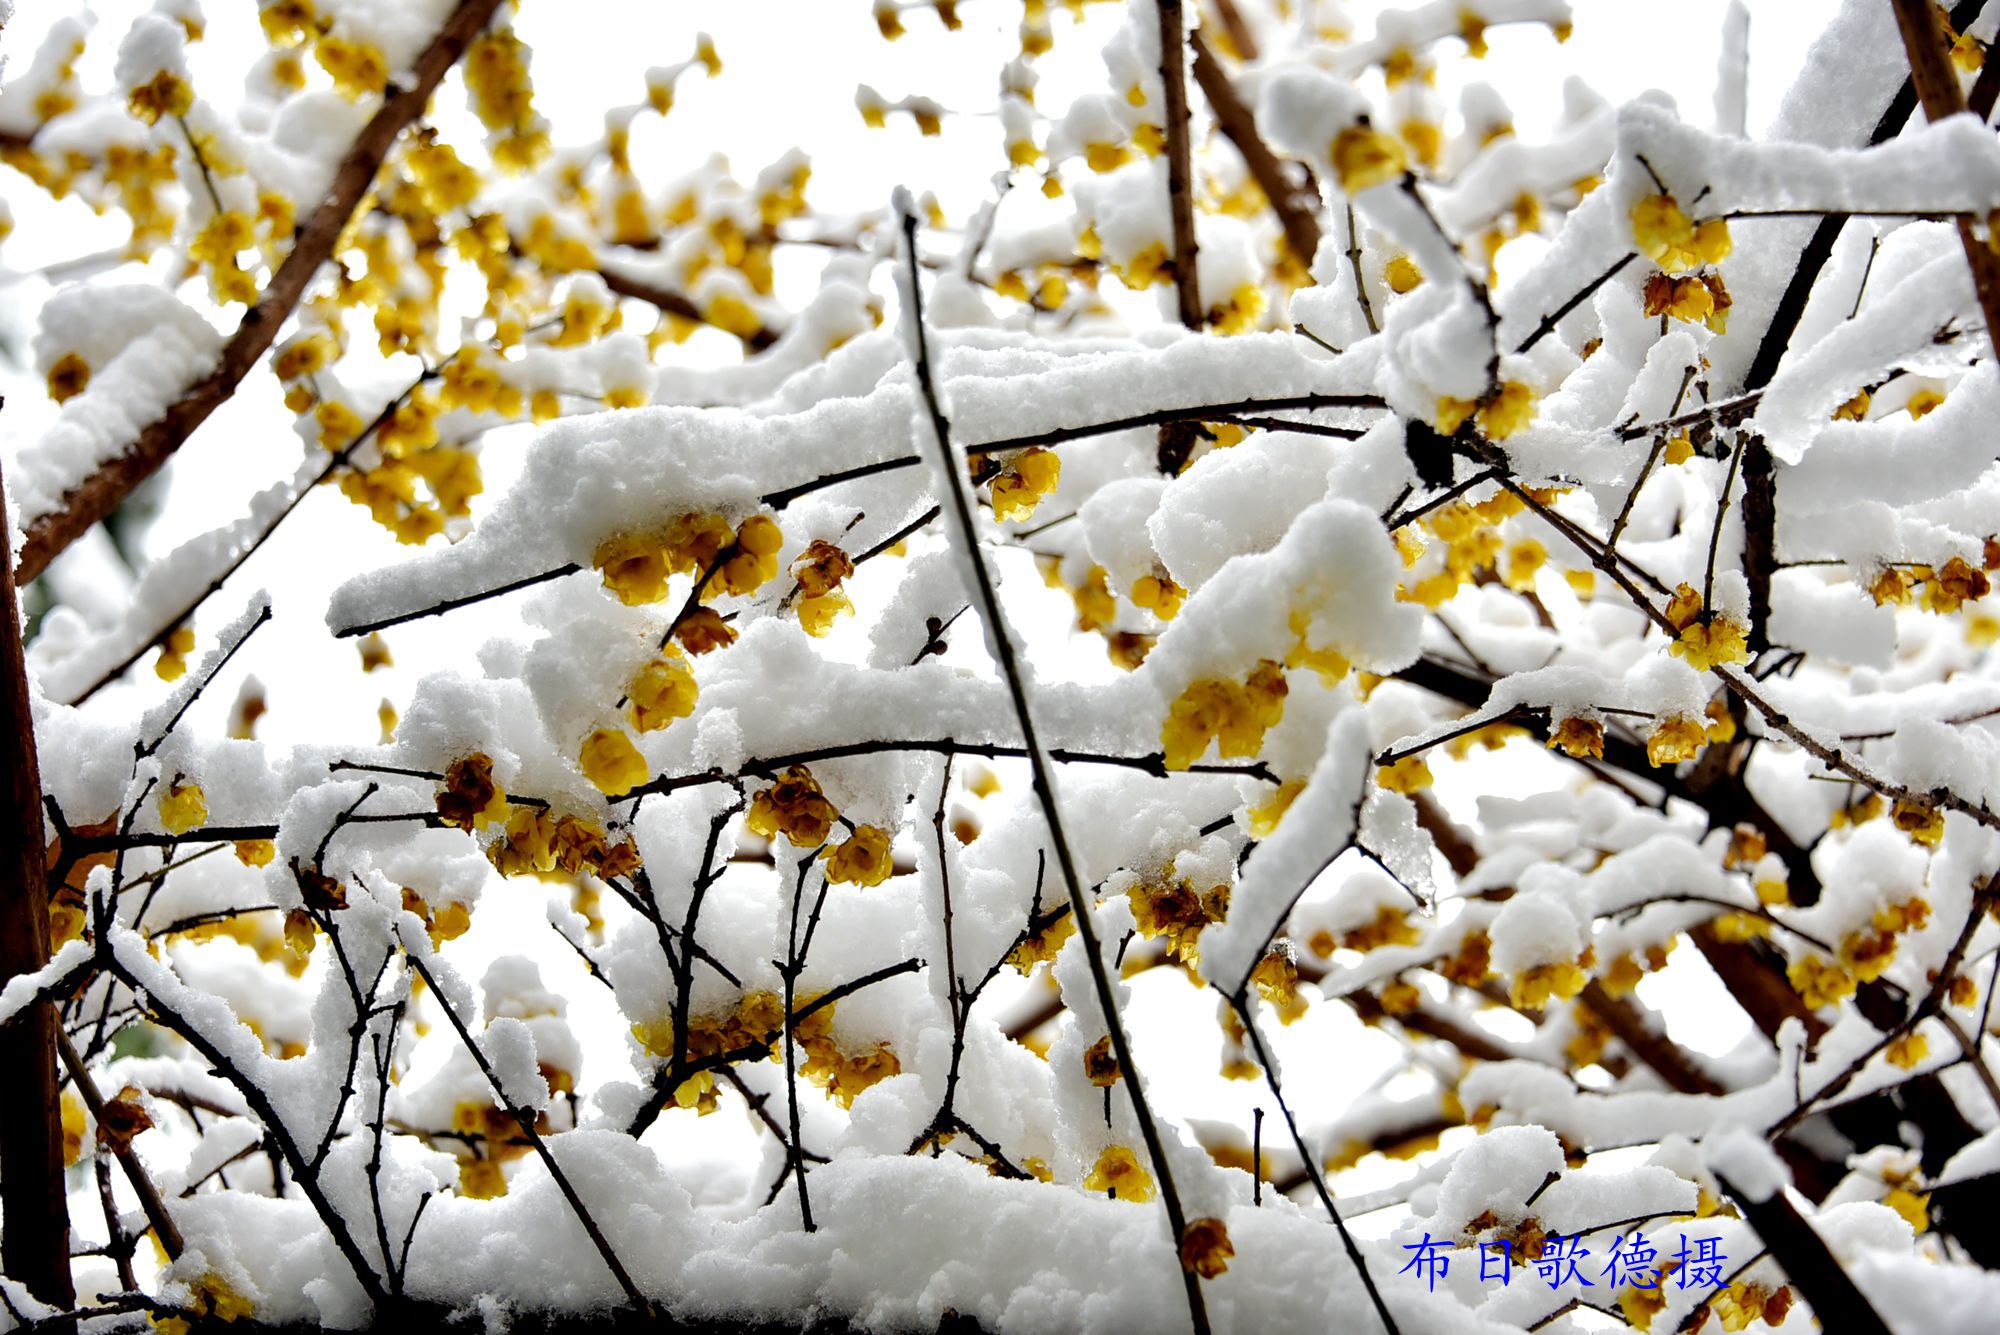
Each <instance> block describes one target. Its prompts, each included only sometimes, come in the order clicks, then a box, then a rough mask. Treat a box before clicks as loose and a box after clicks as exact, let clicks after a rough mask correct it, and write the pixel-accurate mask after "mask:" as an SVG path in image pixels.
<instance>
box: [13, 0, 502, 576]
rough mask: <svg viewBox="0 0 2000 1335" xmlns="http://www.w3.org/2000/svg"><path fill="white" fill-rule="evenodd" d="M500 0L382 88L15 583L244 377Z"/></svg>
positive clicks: (120, 497) (38, 538)
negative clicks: (267, 250) (299, 209)
mask: <svg viewBox="0 0 2000 1335" xmlns="http://www.w3.org/2000/svg"><path fill="white" fill-rule="evenodd" d="M499 3H500V0H460V3H459V6H458V8H457V9H455V10H454V11H452V15H451V17H450V18H448V19H446V20H445V22H444V26H443V27H442V28H440V29H438V34H437V36H436V37H433V38H432V39H431V43H430V45H429V46H427V47H425V48H424V50H423V52H422V54H420V55H419V56H418V57H417V60H416V65H415V74H416V78H415V79H414V80H413V81H412V82H411V84H410V86H409V87H408V88H399V89H397V90H396V91H395V92H393V93H391V94H390V95H389V96H388V97H386V98H385V99H384V100H383V103H382V106H381V108H380V109H379V110H377V111H376V113H375V115H374V116H373V117H372V118H371V119H370V120H369V122H368V124H367V125H365V126H363V127H362V130H361V133H360V134H359V135H357V136H356V137H355V140H354V146H353V147H352V148H350V149H349V150H348V152H347V157H346V158H345V159H344V160H343V161H342V162H341V164H340V167H339V169H338V170H336V171H335V172H334V175H333V182H332V185H331V186H330V187H329V188H328V190H327V193H326V196H325V198H323V199H322V200H321V201H320V203H319V207H318V208H316V209H315V210H313V214H312V216H311V217H310V218H308V219H306V222H305V225H304V226H303V227H301V228H300V229H299V232H298V236H297V237H296V238H295V239H294V240H293V242H292V249H291V253H290V254H288V255H286V256H285V261H284V263H283V264H281V265H279V266H278V271H277V273H275V274H273V275H272V276H271V282H270V284H269V286H267V287H266V288H265V289H264V292H263V295H262V296H261V297H260V298H259V299H258V301H257V304H256V305H255V306H253V307H251V308H250V310H249V311H247V312H246V313H245V314H244V316H243V323H242V324H240V325H238V326H237V329H236V333H235V334H234V335H233V336H231V338H230V340H229V341H228V342H227V343H225V344H224V345H223V348H222V356H221V359H220V360H219V361H218V362H217V363H216V367H215V369H214V370H213V371H211V372H209V373H208V375H207V376H205V377H203V378H202V379H201V380H199V381H197V382H195V384H194V385H193V386H192V387H191V388H189V389H188V390H187V392H186V393H184V394H182V395H181V397H180V398H178V399H176V400H175V401H174V402H173V403H171V404H169V405H168V406H167V410H166V412H165V413H164V414H163V415H162V416H160V417H159V418H158V419H156V420H155V421H154V422H152V423H151V424H150V425H149V426H147V427H146V428H145V429H144V430H143V431H141V432H140V433H139V437H138V439H137V440H135V441H133V442H132V444H131V446H130V447H128V448H127V449H126V451H125V452H124V453H123V454H121V455H119V456H118V457H116V458H114V459H112V460H111V461H110V462H108V463H106V464H104V465H103V466H102V467H100V468H99V469H98V470H97V471H96V472H95V473H92V474H91V475H90V476H89V477H87V478H85V479H84V480H83V481H82V482H80V483H78V484H77V485H76V486H75V487H73V488H71V489H70V490H69V491H68V492H66V493H65V494H64V496H63V502H62V508H61V509H60V510H56V511H53V512H52V513H49V514H46V515H43V516H42V517H41V518H39V519H37V520H35V522H34V523H33V524H31V525H30V526H29V527H28V532H27V540H26V542H25V544H24V545H23V547H22V549H21V564H20V568H19V569H17V570H16V571H15V572H14V582H15V583H17V584H25V583H27V582H28V581H29V580H31V579H33V578H34V577H35V576H37V575H39V574H41V573H42V570H43V569H44V568H45V567H46V566H47V565H48V563H49V562H50V561H52V560H54V559H55V558H56V557H57V556H58V555H60V554H61V552H62V551H63V549H64V548H66V547H68V546H69V545H70V544H71V543H72V542H75V541H76V540H77V539H78V538H80V537H82V536H83V535H84V533H85V532H87V531H88V530H89V529H90V528H91V526H92V525H94V524H97V523H98V522H100V521H102V520H103V519H105V518H106V517H107V516H109V515H110V514H111V512H112V511H113V510H115V509H117V508H118V506H119V504H120V503H121V502H122V501H124V499H125V498H126V497H127V496H129V495H131V494H132V491H133V489H134V488H136V487H137V486H138V485H139V484H140V483H141V482H144V481H145V480H146V479H147V478H149V477H151V476H152V475H153V474H154V473H155V472H157V471H159V467H160V465H161V464H163V463H165V462H166V461H167V460H168V458H170V457H171V456H172V455H173V453H174V451H176V450H178V449H179V448H180V447H181V446H182V445H184V444H186V443H187V439H188V437H189V436H191V435H193V434H194V431H195V428H197V427H199V426H200V425H201V424H202V423H203V422H205V421H207V420H208V416H209V414H210V413H212V412H214V411H215V410H216V409H217V408H219V407H221V406H222V405H223V403H225V402H226V401H228V399H229V397H230V396H231V395H233V394H234V393H235V392H236V387H237V386H238V385H239V384H241V383H242V381H243V377H244V376H246V375H248V374H249V373H250V370H251V368H252V367H254V366H255V365H256V364H257V361H258V359H259V358H261V357H262V356H263V355H264V353H265V352H266V350H268V349H269V348H270V346H271V344H272V342H273V341H275V340H276V338H277V336H278V330H279V328H280V327H281V326H283V324H284V323H285V319H286V317H288V316H289V315H290V314H291V313H292V310H293V308H294V307H296V306H297V305H298V303H299V299H300V298H301V297H302V296H304V295H305V290H306V285H307V284H308V283H309V282H311V281H312V277H313V275H314V274H315V273H316V272H317V271H318V270H319V266H320V265H321V264H322V263H323V262H324V261H325V260H326V258H327V257H328V256H329V255H331V254H332V253H333V247H334V243H335V241H337V240H338V239H339V237H340V233H341V232H342V231H343V230H344V229H345V228H346V226H347V221H348V219H349V218H350V217H351V216H352V215H353V213H354V210H355V207H356V206H357V205H358V204H359V203H360V202H361V197H362V196H363V195H364V194H366V193H367V191H368V187H369V186H370V185H371V184H373V182H374V180H375V174H376V172H378V171H380V170H381V167H382V161H383V159H384V158H386V157H387V156H388V155H389V148H390V146H391V145H392V144H394V143H395V140H396V136H397V135H398V134H400V133H401V132H402V129H403V127H404V126H405V125H407V124H409V123H410V122H411V121H413V120H415V119H416V118H417V117H418V116H420V115H422V114H423V110H424V106H425V104H426V103H428V102H429V101H430V97H431V93H432V91H433V90H434V89H436V87H437V85H438V81H439V80H440V79H442V78H443V77H444V74H445V71H446V70H448V69H450V68H451V66H452V65H453V64H454V63H456V62H457V60H458V58H459V56H460V55H462V54H463V53H464V51H465V48H466V47H467V46H468V45H470V44H471V42H472V39H473V36H474V35H475V34H477V33H478V32H479V30H480V29H481V28H483V27H485V26H486V21H487V20H488V19H489V18H491V17H492V16H493V11H494V10H495V9H496V8H498V7H499Z"/></svg>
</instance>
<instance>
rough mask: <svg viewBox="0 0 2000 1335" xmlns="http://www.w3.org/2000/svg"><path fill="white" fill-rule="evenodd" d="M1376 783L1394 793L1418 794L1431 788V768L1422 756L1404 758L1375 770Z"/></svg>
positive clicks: (1377, 767)
mask: <svg viewBox="0 0 2000 1335" xmlns="http://www.w3.org/2000/svg"><path fill="white" fill-rule="evenodd" d="M1375 782H1376V783H1378V784H1380V785H1381V786H1382V787H1384V788H1386V789H1388V790H1389V791H1390V792H1392V793H1406V794H1407V793H1417V792H1422V791H1423V790H1424V789H1426V788H1428V787H1430V786H1431V767H1430V765H1429V764H1428V763H1426V762H1425V760H1424V757H1423V756H1422V755H1410V756H1404V757H1403V758H1402V759H1401V760H1398V761H1396V762H1395V763H1394V764H1390V765H1378V766H1376V768H1375Z"/></svg>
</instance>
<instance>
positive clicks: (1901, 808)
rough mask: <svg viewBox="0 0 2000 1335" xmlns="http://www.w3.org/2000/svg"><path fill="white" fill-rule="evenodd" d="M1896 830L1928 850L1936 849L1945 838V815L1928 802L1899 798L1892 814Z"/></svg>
mask: <svg viewBox="0 0 2000 1335" xmlns="http://www.w3.org/2000/svg"><path fill="white" fill-rule="evenodd" d="M1890 818H1891V819H1892V820H1894V821H1895V822H1896V828H1897V829H1899V830H1901V831H1902V832H1903V833H1904V834H1907V835H1909V836H1910V838H1911V839H1912V840H1914V841H1916V842H1917V843H1920V844H1922V845H1924V846H1925V847H1926V848H1936V847H1937V845H1938V841H1939V840H1940V839H1943V838H1944V813H1943V812H1942V811H1939V810H1938V809H1937V808H1936V807H1934V806H1932V805H1930V803H1928V802H1913V801H1910V800H1909V799H1907V798H1901V797H1899V798H1897V799H1896V806H1895V809H1894V811H1893V812H1891V813H1890Z"/></svg>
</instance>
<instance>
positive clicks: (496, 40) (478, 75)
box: [465, 27, 549, 172]
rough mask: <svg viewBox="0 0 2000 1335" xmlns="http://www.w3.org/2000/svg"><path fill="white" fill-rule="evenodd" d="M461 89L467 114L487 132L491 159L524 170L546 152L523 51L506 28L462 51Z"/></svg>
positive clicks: (544, 133)
mask: <svg viewBox="0 0 2000 1335" xmlns="http://www.w3.org/2000/svg"><path fill="white" fill-rule="evenodd" d="M465 87H466V91H468V92H469V93H471V94H472V110H473V112H474V114H476V115H477V116H478V117H479V119H480V121H481V123H483V124H484V125H485V126H486V128H487V129H488V130H489V131H491V132H492V136H491V139H490V142H489V147H490V148H491V150H492V153H493V161H494V162H495V163H496V164H498V165H499V166H500V167H502V168H503V169H505V170H507V171H515V172H520V171H526V170H528V169H529V168H530V167H533V166H534V165H535V164H536V163H538V162H540V161H541V160H542V159H543V158H545V157H547V156H548V154H549V131H548V124H547V122H545V121H544V120H543V119H542V118H541V117H540V116H538V115H537V114H536V113H535V103H534V96H535V94H534V86H533V85H532V84H531V83H530V82H529V79H528V48H527V46H526V44H524V43H523V42H522V41H521V39H520V38H519V37H517V36H515V35H514V30H513V29H512V28H511V27H506V28H497V29H495V30H493V31H491V32H487V33H482V34H481V35H480V36H479V38H478V39H477V40H475V41H474V42H473V43H472V47H471V49H470V50H468V51H467V52H466V53H465Z"/></svg>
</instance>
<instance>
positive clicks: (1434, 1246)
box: [1396, 1232, 1451, 1293]
mask: <svg viewBox="0 0 2000 1335" xmlns="http://www.w3.org/2000/svg"><path fill="white" fill-rule="evenodd" d="M1403 1250H1404V1251H1406V1252H1415V1253H1416V1255H1415V1256H1412V1257H1411V1258H1410V1259H1409V1263H1408V1264H1406V1265H1405V1266H1404V1267H1403V1268H1402V1269H1401V1270H1398V1271H1397V1272H1396V1273H1397V1274H1399V1275H1405V1274H1408V1273H1409V1272H1410V1271H1412V1270H1415V1271H1416V1272H1417V1275H1418V1277H1419V1278H1421V1279H1423V1280H1424V1281H1425V1282H1426V1283H1427V1284H1428V1286H1429V1288H1430V1289H1431V1291H1432V1292H1433V1293H1435V1292H1436V1291H1437V1282H1438V1280H1439V1278H1440V1277H1442V1276H1444V1275H1448V1274H1450V1273H1451V1258H1450V1257H1449V1256H1446V1255H1445V1253H1446V1252H1447V1251H1449V1250H1451V1244H1450V1243H1448V1242H1432V1241H1431V1235H1430V1234H1429V1233H1428V1232H1426V1233H1425V1234H1424V1240H1423V1241H1422V1242H1406V1243H1404V1244H1403Z"/></svg>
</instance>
